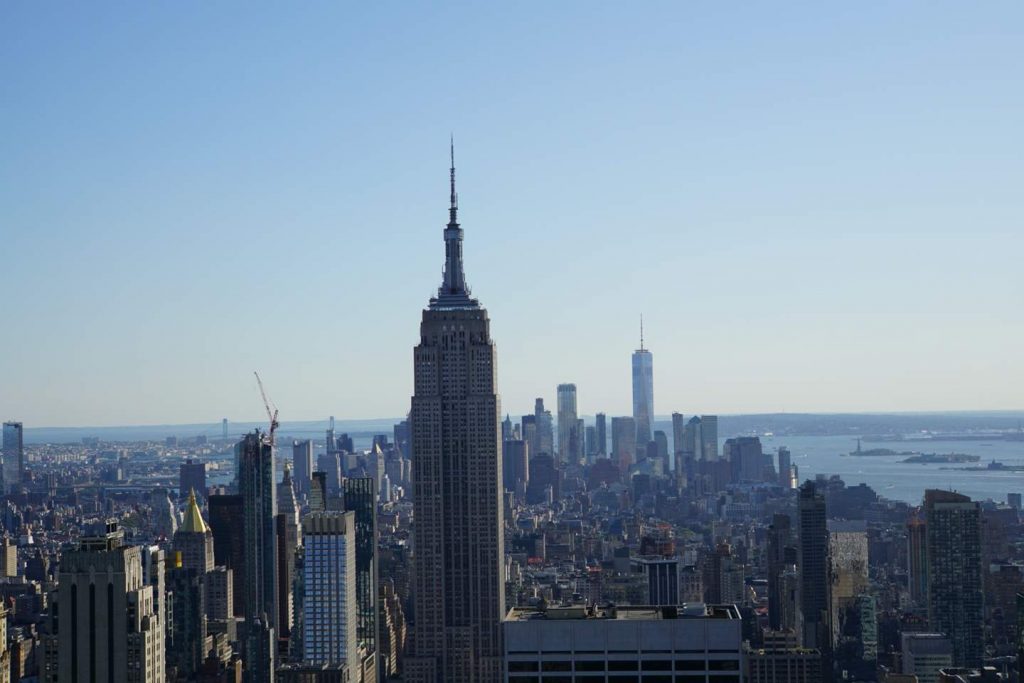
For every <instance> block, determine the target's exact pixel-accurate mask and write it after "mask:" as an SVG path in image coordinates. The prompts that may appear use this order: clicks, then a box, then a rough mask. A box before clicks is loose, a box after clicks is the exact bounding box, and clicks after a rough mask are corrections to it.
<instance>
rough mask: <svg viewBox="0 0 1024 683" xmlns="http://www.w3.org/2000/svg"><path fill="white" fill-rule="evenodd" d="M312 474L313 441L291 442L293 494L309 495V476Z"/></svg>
mask: <svg viewBox="0 0 1024 683" xmlns="http://www.w3.org/2000/svg"><path fill="white" fill-rule="evenodd" d="M312 474H313V442H312V441H310V440H309V439H303V440H302V441H293V442H292V481H293V482H294V486H295V494H296V495H297V496H299V497H300V498H303V497H308V496H309V478H310V475H312Z"/></svg>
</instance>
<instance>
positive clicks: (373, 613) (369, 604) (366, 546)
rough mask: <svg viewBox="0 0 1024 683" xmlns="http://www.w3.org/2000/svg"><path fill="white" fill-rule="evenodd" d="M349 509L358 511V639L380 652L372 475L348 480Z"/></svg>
mask: <svg viewBox="0 0 1024 683" xmlns="http://www.w3.org/2000/svg"><path fill="white" fill-rule="evenodd" d="M345 510H346V511H351V512H353V513H355V545H356V639H357V640H358V641H359V646H360V647H362V648H363V650H364V651H365V652H366V654H368V655H372V656H374V657H375V656H376V654H377V489H376V487H375V486H374V483H373V478H372V477H359V478H350V479H346V480H345Z"/></svg>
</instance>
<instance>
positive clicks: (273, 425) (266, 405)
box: [252, 371, 279, 446]
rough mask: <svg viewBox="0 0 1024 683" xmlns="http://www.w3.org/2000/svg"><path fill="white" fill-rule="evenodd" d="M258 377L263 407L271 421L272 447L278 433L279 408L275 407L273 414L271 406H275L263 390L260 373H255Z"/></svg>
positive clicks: (257, 381)
mask: <svg viewBox="0 0 1024 683" xmlns="http://www.w3.org/2000/svg"><path fill="white" fill-rule="evenodd" d="M252 374H254V375H256V384H258V385H259V387H260V396H261V397H263V407H264V408H266V410H267V418H268V419H269V420H270V445H271V446H273V445H274V432H276V431H277V427H278V425H279V423H278V421H277V406H274V410H273V412H271V410H270V406H271V405H273V404H272V403H271V401H270V399H268V398H267V392H266V390H265V389H264V388H263V380H261V379H260V373H258V372H255V371H253V373H252Z"/></svg>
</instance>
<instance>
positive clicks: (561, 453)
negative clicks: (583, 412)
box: [558, 384, 580, 464]
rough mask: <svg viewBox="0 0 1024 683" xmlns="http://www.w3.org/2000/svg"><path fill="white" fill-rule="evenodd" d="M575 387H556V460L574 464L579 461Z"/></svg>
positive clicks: (560, 385) (563, 385) (567, 385)
mask: <svg viewBox="0 0 1024 683" xmlns="http://www.w3.org/2000/svg"><path fill="white" fill-rule="evenodd" d="M576 420H577V416H576V385H575V384H559V385H558V460H559V462H562V463H571V464H576V463H578V462H579V461H580V453H579V449H578V444H579V438H578V437H577V436H576Z"/></svg>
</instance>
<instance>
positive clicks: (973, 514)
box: [924, 489, 984, 667]
mask: <svg viewBox="0 0 1024 683" xmlns="http://www.w3.org/2000/svg"><path fill="white" fill-rule="evenodd" d="M924 510H925V528H926V531H925V533H926V539H927V554H928V570H927V571H928V623H929V625H930V626H931V628H932V630H934V631H938V632H939V633H945V634H946V635H947V636H949V640H950V643H952V646H953V665H954V666H959V667H980V666H981V659H982V647H983V644H984V641H983V633H982V630H983V628H984V615H983V614H982V599H983V592H982V590H983V589H982V578H981V509H980V506H979V505H978V503H976V502H974V501H972V500H971V499H970V498H968V497H967V496H964V495H961V494H959V493H953V492H951V491H937V490H934V489H929V490H927V491H925V494H924Z"/></svg>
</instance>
